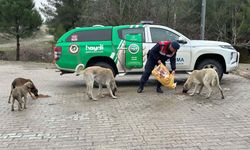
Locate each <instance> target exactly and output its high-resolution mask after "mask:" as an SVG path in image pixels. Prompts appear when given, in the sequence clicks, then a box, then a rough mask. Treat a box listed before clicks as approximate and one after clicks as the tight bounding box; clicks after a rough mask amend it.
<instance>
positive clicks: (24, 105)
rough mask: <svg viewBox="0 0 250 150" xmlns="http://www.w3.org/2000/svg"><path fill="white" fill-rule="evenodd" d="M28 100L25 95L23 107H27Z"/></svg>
mask: <svg viewBox="0 0 250 150" xmlns="http://www.w3.org/2000/svg"><path fill="white" fill-rule="evenodd" d="M26 102H27V96H24V104H23V108H24V109H27V107H26Z"/></svg>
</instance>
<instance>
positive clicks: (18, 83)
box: [8, 78, 39, 103]
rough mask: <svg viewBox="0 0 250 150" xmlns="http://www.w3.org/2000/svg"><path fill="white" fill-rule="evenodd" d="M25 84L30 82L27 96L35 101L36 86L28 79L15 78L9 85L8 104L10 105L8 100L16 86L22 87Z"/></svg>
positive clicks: (36, 94)
mask: <svg viewBox="0 0 250 150" xmlns="http://www.w3.org/2000/svg"><path fill="white" fill-rule="evenodd" d="M27 82H31V83H32V87H31V88H30V91H28V92H29V94H30V96H31V97H32V98H33V99H36V98H37V97H38V96H39V95H38V90H37V88H36V86H35V85H34V83H33V82H32V81H31V80H30V79H24V78H16V79H15V80H14V81H13V82H12V83H11V90H10V96H9V101H8V103H10V98H11V94H12V91H13V89H15V88H16V87H17V86H23V85H24V84H25V83H27ZM31 93H33V94H34V95H35V96H33V95H32V94H31Z"/></svg>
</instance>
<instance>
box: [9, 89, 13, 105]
mask: <svg viewBox="0 0 250 150" xmlns="http://www.w3.org/2000/svg"><path fill="white" fill-rule="evenodd" d="M12 90H13V87H12V86H11V90H10V96H9V100H8V103H10V99H11V95H12Z"/></svg>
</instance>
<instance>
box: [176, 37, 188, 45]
mask: <svg viewBox="0 0 250 150" xmlns="http://www.w3.org/2000/svg"><path fill="white" fill-rule="evenodd" d="M177 42H178V43H180V44H187V40H186V39H184V38H183V37H179V39H178V40H177Z"/></svg>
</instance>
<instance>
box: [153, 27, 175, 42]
mask: <svg viewBox="0 0 250 150" xmlns="http://www.w3.org/2000/svg"><path fill="white" fill-rule="evenodd" d="M150 33H151V37H152V42H153V43H157V42H160V41H176V40H178V38H179V36H178V35H176V34H175V33H173V32H171V31H168V30H165V29H161V28H150Z"/></svg>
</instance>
